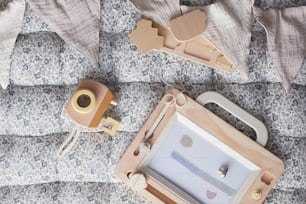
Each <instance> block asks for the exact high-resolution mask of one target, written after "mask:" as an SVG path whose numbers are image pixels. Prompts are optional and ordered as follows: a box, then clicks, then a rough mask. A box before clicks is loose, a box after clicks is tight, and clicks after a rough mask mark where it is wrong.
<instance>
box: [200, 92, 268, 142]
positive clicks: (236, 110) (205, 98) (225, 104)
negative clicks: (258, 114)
mask: <svg viewBox="0 0 306 204" xmlns="http://www.w3.org/2000/svg"><path fill="white" fill-rule="evenodd" d="M196 101H197V102H198V103H200V104H201V105H205V104H208V103H215V104H217V105H219V106H220V107H222V108H224V109H225V110H226V111H228V112H229V113H231V114H233V115H234V116H235V117H237V118H238V119H240V120H241V121H243V122H244V123H246V124H247V125H249V126H250V127H251V128H253V129H254V130H255V132H256V142H257V143H258V144H260V145H262V146H265V145H266V144H267V141H268V131H267V128H266V126H265V125H264V124H263V123H262V122H261V121H260V120H258V119H257V118H255V117H254V116H252V115H251V114H249V113H248V112H246V111H245V110H243V109H242V108H240V107H239V106H237V105H236V104H235V103H233V102H232V101H230V100H228V99H227V98H225V97H224V96H222V95H221V94H219V93H217V92H214V91H208V92H205V93H203V94H201V95H199V96H198V97H197V98H196Z"/></svg>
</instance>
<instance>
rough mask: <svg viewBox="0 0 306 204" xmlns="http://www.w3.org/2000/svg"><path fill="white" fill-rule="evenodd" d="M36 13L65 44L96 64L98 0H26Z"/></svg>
mask: <svg viewBox="0 0 306 204" xmlns="http://www.w3.org/2000/svg"><path fill="white" fill-rule="evenodd" d="M27 2H28V3H29V5H30V7H31V8H32V9H33V11H34V12H35V13H36V14H37V15H38V16H40V17H41V18H42V19H43V20H44V21H45V22H46V23H47V24H48V25H49V26H50V28H51V29H52V30H54V31H55V32H56V33H57V34H58V35H59V36H60V37H61V38H62V39H63V40H64V41H65V42H66V43H67V44H68V45H70V46H71V47H73V48H75V49H76V50H77V51H79V52H80V53H81V54H82V55H83V56H85V57H86V58H87V59H88V60H89V62H90V63H91V64H92V66H94V67H97V66H98V56H99V27H100V1H99V0H74V1H68V0H27Z"/></svg>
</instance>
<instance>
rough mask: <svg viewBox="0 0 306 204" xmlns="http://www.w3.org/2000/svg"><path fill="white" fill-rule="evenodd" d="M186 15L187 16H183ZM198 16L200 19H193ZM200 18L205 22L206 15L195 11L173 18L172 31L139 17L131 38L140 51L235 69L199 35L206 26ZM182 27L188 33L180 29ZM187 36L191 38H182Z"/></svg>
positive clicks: (227, 70) (228, 69) (224, 69)
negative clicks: (154, 51)
mask: <svg viewBox="0 0 306 204" xmlns="http://www.w3.org/2000/svg"><path fill="white" fill-rule="evenodd" d="M186 15H187V17H185V16H186ZM200 17H202V18H201V19H194V18H200ZM191 19H193V21H191ZM203 21H205V14H204V13H203V12H201V11H199V10H195V11H193V12H191V13H187V14H185V15H183V16H181V17H179V18H176V19H174V20H172V21H171V25H172V28H173V29H174V30H172V31H171V30H169V29H166V28H164V27H162V26H160V25H158V24H156V23H154V22H153V23H152V21H151V20H147V19H142V20H140V21H139V22H138V23H137V27H136V29H135V30H134V31H133V32H132V33H131V34H130V38H131V39H132V41H133V42H134V43H135V45H136V46H137V48H138V49H139V50H140V51H141V52H142V53H143V54H145V53H147V52H148V51H150V50H161V51H164V52H168V53H171V54H175V55H178V56H181V57H183V58H186V59H189V60H192V61H196V62H198V63H202V64H205V65H207V66H210V67H212V68H215V69H219V70H223V71H226V72H234V71H235V69H234V65H233V64H232V63H231V62H230V60H229V59H228V58H227V57H226V56H224V55H223V54H222V53H221V52H220V51H219V50H218V49H217V48H216V47H215V46H214V45H213V44H212V43H211V42H210V41H209V40H208V39H206V38H205V36H204V35H203V34H201V33H202V31H203V29H205V24H203V23H202V22H203ZM193 22H195V25H199V24H201V26H200V27H199V28H198V27H197V26H193ZM183 27H185V28H186V29H185V30H186V31H189V32H182V30H184V29H183ZM155 29H157V31H158V32H156V30H155ZM197 34H198V35H197ZM187 38H191V39H189V40H185V39H187ZM178 39H180V40H181V41H179V40H178Z"/></svg>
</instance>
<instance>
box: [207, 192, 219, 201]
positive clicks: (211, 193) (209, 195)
mask: <svg viewBox="0 0 306 204" xmlns="http://www.w3.org/2000/svg"><path fill="white" fill-rule="evenodd" d="M206 196H207V198H208V199H213V198H215V197H216V196H217V193H215V192H212V191H210V190H207V191H206Z"/></svg>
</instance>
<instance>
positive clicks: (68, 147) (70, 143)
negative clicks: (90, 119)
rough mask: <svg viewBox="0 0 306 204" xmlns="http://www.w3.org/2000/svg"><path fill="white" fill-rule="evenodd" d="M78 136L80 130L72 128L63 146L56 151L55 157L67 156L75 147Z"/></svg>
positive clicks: (75, 127) (76, 127)
mask: <svg viewBox="0 0 306 204" xmlns="http://www.w3.org/2000/svg"><path fill="white" fill-rule="evenodd" d="M79 136H80V129H79V127H78V126H74V127H73V129H72V131H71V133H70V135H69V137H68V138H67V139H66V140H65V141H64V142H63V144H62V145H61V146H60V148H59V149H58V151H57V156H58V157H62V156H64V155H65V154H67V153H68V152H69V151H70V150H71V149H72V147H73V146H74V145H75V143H76V141H77V140H78V138H79Z"/></svg>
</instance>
